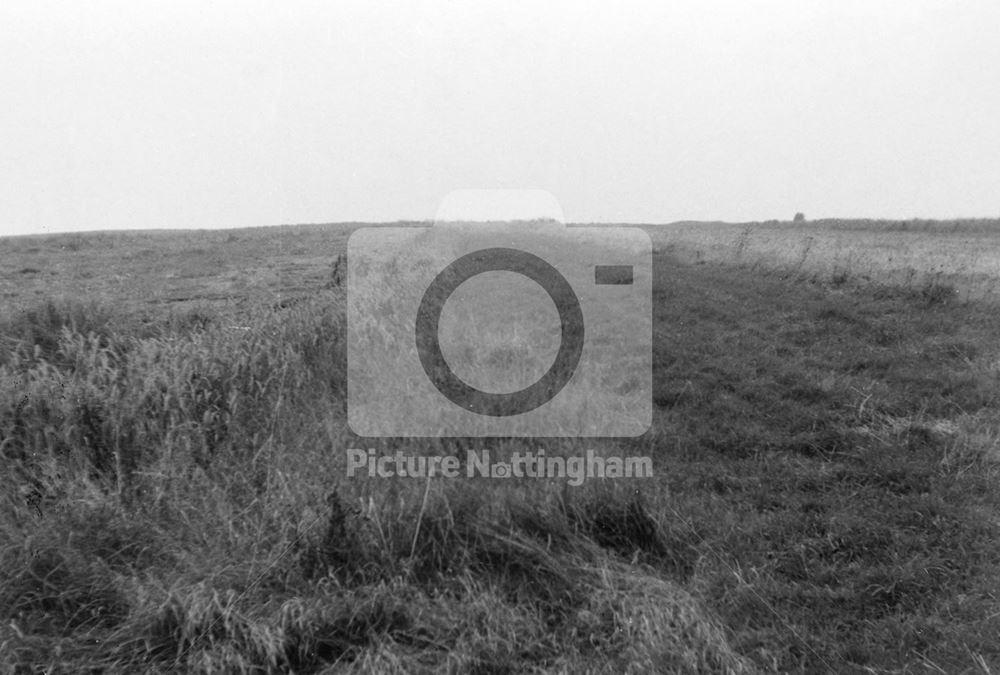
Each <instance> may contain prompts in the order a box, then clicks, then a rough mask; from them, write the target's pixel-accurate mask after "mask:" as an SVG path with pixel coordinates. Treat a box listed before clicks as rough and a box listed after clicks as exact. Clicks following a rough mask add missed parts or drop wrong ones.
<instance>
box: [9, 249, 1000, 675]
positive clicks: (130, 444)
mask: <svg viewBox="0 0 1000 675" xmlns="http://www.w3.org/2000/svg"><path fill="white" fill-rule="evenodd" d="M186 236H188V237H195V236H196V235H186ZM213 236H217V235H215V234H214V233H213ZM310 236H318V235H316V234H315V233H313V234H312V235H310ZM307 243H308V244H309V245H308V246H306V247H305V249H304V250H306V249H312V250H313V251H315V249H316V246H315V242H307ZM147 245H148V243H144V244H143V246H147ZM191 245H193V242H192V241H186V242H185V244H184V246H191ZM296 245H297V244H295V242H294V240H293V239H292V238H290V237H289V238H286V239H285V241H284V244H283V245H282V246H283V248H282V249H281V250H283V251H286V252H287V251H289V250H292V249H293V248H294V247H295V246H296ZM83 248H84V247H78V250H77V251H75V253H79V252H80V250H83ZM223 248H224V247H223ZM332 248H334V249H336V247H335V246H332ZM120 252H121V251H120ZM243 252H244V253H245V252H246V251H245V250H244V251H243ZM307 254H308V255H310V256H312V257H310V258H309V259H308V260H307V261H306V262H304V263H303V266H304V267H306V268H308V269H315V270H322V269H323V268H322V265H321V264H320V263H319V262H317V260H318V258H317V259H316V260H314V259H313V258H315V256H314V255H312V254H311V253H308V250H306V252H305V253H303V254H302V255H303V256H306V255H307ZM220 255H222V254H220ZM333 255H335V251H334V252H332V253H331V260H330V261H328V262H327V263H326V264H330V263H332V256H333ZM304 260H305V258H304ZM78 262H80V264H84V263H85V262H86V261H78ZM271 262H272V261H268V260H263V261H262V262H261V263H260V264H262V265H265V266H266V265H267V264H270V263H271ZM206 264H207V263H206ZM213 264H216V263H213ZM655 265H656V290H655V308H656V309H655V314H656V316H655V324H654V325H655V329H654V330H655V346H654V368H655V372H654V387H655V391H654V402H655V405H656V412H655V419H654V429H653V430H652V431H651V432H650V433H649V434H647V436H645V437H643V438H640V439H637V440H635V441H614V440H605V441H599V442H587V443H583V442H575V441H563V442H559V443H552V444H551V445H549V446H547V447H549V449H550V452H553V453H555V452H568V453H580V452H582V451H583V450H584V449H585V448H588V447H597V448H598V449H599V450H602V451H612V450H617V451H619V452H623V453H628V454H647V455H649V456H651V457H652V458H653V462H654V470H655V473H656V476H655V478H653V479H645V480H641V481H635V480H632V481H628V480H621V481H588V482H587V483H585V484H584V485H583V486H582V487H579V488H568V487H566V486H565V485H564V484H563V483H562V481H552V482H549V481H540V480H528V479H525V480H517V479H510V480H506V481H501V480H488V479H476V480H471V481H467V480H453V481H434V482H432V483H430V484H428V483H426V482H425V481H422V480H407V479H397V480H389V481H387V480H378V479H370V480H369V479H351V480H348V479H347V478H345V472H344V459H343V452H344V449H345V448H347V447H376V448H378V449H379V450H380V451H385V452H390V451H395V450H396V449H403V448H406V449H408V450H410V451H414V450H416V451H418V452H420V453H428V454H429V453H432V452H447V453H450V454H455V453H457V452H458V451H459V450H465V449H476V448H483V447H489V448H490V449H491V450H493V451H494V452H495V453H497V454H502V453H505V452H513V451H515V450H524V449H527V448H528V447H532V448H534V447H536V446H537V445H538V443H535V442H532V443H518V442H504V443H501V442H492V443H491V442H489V441H478V442H475V443H472V442H449V443H443V442H442V443H432V442H420V446H419V447H418V448H415V447H414V444H415V443H417V442H415V441H408V442H402V441H397V442H386V443H383V444H380V445H376V444H372V443H369V442H364V443H362V442H361V440H359V439H355V438H353V437H352V436H351V435H350V433H349V432H348V431H347V430H346V428H345V425H344V382H343V373H344V362H343V359H344V348H343V339H342V337H343V312H342V302H343V297H342V293H341V291H340V290H339V289H337V288H332V289H328V290H321V287H322V286H323V285H324V283H323V282H322V279H321V278H320V277H319V276H317V277H316V278H315V279H312V280H311V281H310V279H311V277H310V276H309V275H304V276H303V277H302V278H301V280H300V282H299V285H302V286H303V287H304V288H309V287H310V284H312V286H311V287H312V288H314V289H315V290H314V291H313V294H312V297H310V298H308V299H306V300H304V301H302V302H300V303H298V304H293V305H288V306H285V307H282V306H281V305H280V304H277V303H274V302H272V301H271V300H270V299H268V301H267V302H253V301H248V302H246V303H243V304H240V303H236V305H233V304H232V303H229V304H218V305H216V304H211V303H202V304H199V305H197V307H196V308H195V309H194V310H189V309H184V308H178V307H176V306H172V305H167V306H166V307H167V308H166V309H165V308H164V307H165V306H164V305H163V304H155V305H149V306H145V307H142V306H140V307H138V308H136V307H135V306H132V305H127V306H116V305H114V304H110V305H109V304H108V303H107V302H105V303H102V304H96V305H88V304H87V303H83V304H81V303H80V302H74V301H72V300H66V301H64V302H56V303H50V304H42V305H40V306H36V307H34V309H32V310H31V311H27V312H24V311H22V312H21V313H15V314H9V315H8V316H7V317H6V318H5V320H4V325H3V326H2V327H0V333H2V334H3V336H4V341H3V343H2V344H3V345H4V346H5V348H6V351H5V353H4V357H3V359H2V362H3V366H2V371H0V452H2V453H3V462H4V465H5V467H6V469H7V470H6V471H5V472H4V473H3V476H2V477H0V481H2V482H3V483H2V494H3V495H5V497H6V498H5V499H4V500H3V501H2V503H0V612H2V613H3V617H2V619H3V621H2V622H0V664H2V668H3V669H4V670H15V669H18V668H22V669H26V670H43V669H47V670H48V671H49V672H85V671H87V670H90V671H101V672H135V671H152V672H190V671H200V672H218V671H225V672H289V671H294V672H421V671H422V672H435V671H440V670H446V671H447V670H450V671H452V672H566V673H578V672H608V673H618V672H636V673H639V672H753V671H765V672H767V671H774V672H788V671H804V672H825V671H826V672H829V671H836V672H850V671H852V670H853V671H857V672H900V671H908V672H941V671H944V672H957V673H960V672H989V669H990V668H996V667H998V666H1000V649H998V647H997V645H998V644H1000V641H998V640H997V636H998V635H1000V600H998V598H997V596H996V588H997V580H998V579H1000V577H998V567H997V563H998V561H1000V543H998V542H1000V538H998V535H1000V531H998V525H1000V523H998V520H997V513H998V511H997V509H998V506H1000V504H998V495H1000V491H998V490H997V487H998V485H997V481H998V476H997V471H996V461H997V455H998V447H997V439H998V436H1000V411H998V400H1000V386H998V385H1000V379H998V378H1000V316H998V313H997V312H996V311H995V310H994V308H993V307H992V306H989V305H981V304H974V303H962V302H959V301H958V300H957V299H956V298H955V297H954V296H950V295H928V294H926V293H922V292H921V291H920V289H916V290H911V289H906V288H899V287H878V286H874V285H869V286H865V287H851V288H850V289H849V290H848V287H847V286H844V285H842V286H840V287H839V288H831V287H830V286H828V285H822V284H817V283H809V282H805V281H793V280H791V279H787V278H786V279H783V278H782V276H781V275H779V274H777V273H775V274H770V273H767V272H762V271H753V270H749V269H743V268H737V267H727V266H718V265H713V264H704V265H692V264H688V263H685V262H682V261H680V260H676V259H673V258H670V257H668V256H666V255H660V256H658V257H657V259H656V261H655ZM136 270H138V268H136ZM161 271H162V270H161ZM197 272H198V270H192V274H195V273H197ZM136 273H138V272H136ZM245 273H247V274H250V273H252V268H250V267H248V268H247V269H246V270H245ZM204 274H205V275H206V276H211V274H212V272H211V270H210V269H206V270H204ZM313 276H315V275H313ZM193 278H197V274H195V277H193ZM144 283H145V282H144ZM263 288H264V290H267V287H266V285H265V286H264V287H263ZM65 290H66V291H67V292H66V293H65V295H67V296H71V294H70V293H69V290H70V289H69V287H68V286H67V287H66V289H65ZM230 290H232V289H230ZM109 292H110V291H109ZM139 299H140V300H141V298H139ZM81 300H83V299H82V298H81ZM27 304H29V305H30V303H27ZM67 327H68V328H67ZM64 328H66V330H64ZM88 334H89V337H88ZM866 669H867V670H866Z"/></svg>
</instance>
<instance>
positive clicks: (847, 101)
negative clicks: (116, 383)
mask: <svg viewBox="0 0 1000 675" xmlns="http://www.w3.org/2000/svg"><path fill="white" fill-rule="evenodd" d="M528 4H529V3H520V4H519V3H515V2H511V1H510V0H505V1H503V2H473V3H458V2H441V1H434V2H422V3H410V4H406V5H402V4H400V5H398V6H397V5H389V4H383V3H373V2H368V1H365V2H352V3H342V2H341V3H332V2H322V3H288V2H282V3H278V2H274V3H251V2H240V3H235V2H231V3H220V4H218V5H217V6H213V5H211V4H210V3H204V2H198V3H178V2H170V3H166V2H164V3H157V4H148V3H134V2H127V3H126V2H122V3H107V2H102V3H76V2H74V3H65V4H54V3H39V2H10V1H7V2H4V3H3V4H2V5H0V92H2V105H0V232H3V233H26V232H56V231H68V230H78V229H79V230H93V229H131V228H148V227H154V228H169V227H184V228H191V227H212V228H214V227H238V226H257V225H274V224H282V223H303V222H332V221H348V220H364V221H385V220H397V219H429V218H433V217H434V215H435V212H436V210H437V208H438V203H439V201H440V200H441V199H442V197H444V195H446V194H447V193H448V192H449V191H451V190H453V189H457V188H536V189H542V190H548V191H549V192H551V193H552V194H553V195H554V196H555V197H556V198H557V199H558V200H559V203H560V204H561V206H562V210H563V212H564V214H565V217H566V219H567V220H569V221H573V222H598V221H612V222H671V221H674V220H682V219H699V220H709V219H711V220H716V219H720V220H737V221H742V220H756V219H769V218H781V219H790V218H791V216H792V215H793V214H794V213H795V212H796V211H803V212H805V213H806V215H807V216H809V217H816V218H818V217H824V216H845V217H851V216H868V217H884V218H909V217H954V216H976V217H978V216H991V217H997V216H1000V38H998V35H1000V3H998V2H996V1H995V0H982V1H975V0H970V1H968V2H957V1H945V0H918V1H913V0H906V1H903V0H900V1H898V2H873V1H872V0H867V1H864V2H849V1H848V2H845V1H843V0H837V1H830V2H803V1H802V0H788V1H774V2H704V1H701V0H699V1H691V2H667V3H660V2H648V3H626V4H623V3H620V2H614V3H612V2H603V3H582V2H566V3H558V4H557V3H551V4H546V5H545V6H544V7H542V8H538V7H529V6H528Z"/></svg>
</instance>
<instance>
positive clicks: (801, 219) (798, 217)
mask: <svg viewBox="0 0 1000 675" xmlns="http://www.w3.org/2000/svg"><path fill="white" fill-rule="evenodd" d="M792 222H793V223H804V222H806V214H804V213H802V212H801V211H799V212H798V213H796V214H795V217H794V218H792Z"/></svg>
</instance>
